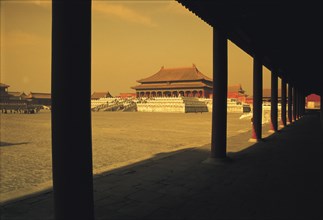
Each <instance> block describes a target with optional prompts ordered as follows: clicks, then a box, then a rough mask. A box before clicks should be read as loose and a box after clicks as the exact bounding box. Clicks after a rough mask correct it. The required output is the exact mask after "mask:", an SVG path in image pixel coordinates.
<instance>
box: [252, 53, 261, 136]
mask: <svg viewBox="0 0 323 220" xmlns="http://www.w3.org/2000/svg"><path fill="white" fill-rule="evenodd" d="M262 77H263V76H262V62H261V58H260V57H258V54H255V56H254V58H253V117H252V137H251V139H250V140H249V141H251V142H257V141H259V140H261V131H262V127H261V126H262V123H261V122H262V121H261V120H262Z"/></svg>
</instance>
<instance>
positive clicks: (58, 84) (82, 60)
mask: <svg viewBox="0 0 323 220" xmlns="http://www.w3.org/2000/svg"><path fill="white" fill-rule="evenodd" d="M51 83H52V84H51V88H52V92H51V93H52V114H51V117H52V120H51V121H52V165H53V195H54V214H55V219H57V220H58V219H59V220H65V219H89V220H92V219H94V210H93V176H92V137H91V110H90V103H91V102H90V96H91V1H90V0H80V1H61V0H53V1H52V80H51ZM75 91H78V95H77V96H74V95H73V94H74V92H75ZM75 106H77V111H75Z"/></svg>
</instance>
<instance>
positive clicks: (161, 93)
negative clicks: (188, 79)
mask: <svg viewBox="0 0 323 220" xmlns="http://www.w3.org/2000/svg"><path fill="white" fill-rule="evenodd" d="M136 96H137V97H148V98H149V97H179V96H182V97H197V98H206V96H208V94H207V92H205V91H204V90H148V91H137V92H136Z"/></svg>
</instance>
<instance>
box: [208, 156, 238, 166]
mask: <svg viewBox="0 0 323 220" xmlns="http://www.w3.org/2000/svg"><path fill="white" fill-rule="evenodd" d="M232 162H233V160H232V159H231V158H230V157H225V158H214V157H209V158H207V159H206V160H203V161H202V163H203V164H212V165H221V164H222V165H223V164H228V163H232Z"/></svg>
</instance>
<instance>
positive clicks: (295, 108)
mask: <svg viewBox="0 0 323 220" xmlns="http://www.w3.org/2000/svg"><path fill="white" fill-rule="evenodd" d="M296 116H297V90H296V88H295V86H294V87H293V121H296V120H297V117H296Z"/></svg>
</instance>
